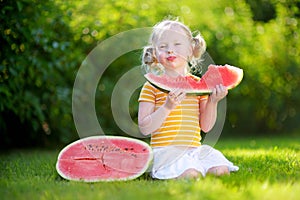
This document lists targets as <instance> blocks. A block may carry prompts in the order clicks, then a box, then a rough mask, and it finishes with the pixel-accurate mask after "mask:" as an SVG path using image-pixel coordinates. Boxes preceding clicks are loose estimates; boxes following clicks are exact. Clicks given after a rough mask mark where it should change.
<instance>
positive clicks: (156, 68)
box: [142, 19, 206, 73]
mask: <svg viewBox="0 0 300 200" xmlns="http://www.w3.org/2000/svg"><path fill="white" fill-rule="evenodd" d="M173 26H179V27H180V28H182V29H183V30H184V32H185V33H186V35H187V37H188V39H190V41H191V44H192V57H191V58H189V65H190V66H196V65H198V64H199V63H200V61H201V56H202V55H203V54H204V53H205V51H206V42H205V40H204V39H203V37H202V36H201V34H200V32H199V31H196V32H194V33H192V32H191V30H190V29H189V28H188V27H187V26H186V25H184V24H183V23H182V22H179V21H178V19H176V20H169V19H168V20H163V21H161V22H159V23H157V24H156V25H155V26H154V27H153V31H152V34H151V36H150V39H149V45H148V46H145V47H144V49H143V54H142V66H143V67H144V68H145V70H146V72H154V73H161V71H162V70H163V66H162V65H160V63H158V60H157V58H156V56H155V47H154V45H155V40H156V39H157V38H159V37H160V35H161V34H162V32H163V31H164V30H166V29H169V28H171V27H173ZM193 35H195V36H193Z"/></svg>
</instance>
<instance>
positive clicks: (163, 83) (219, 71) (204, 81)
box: [145, 65, 243, 95]
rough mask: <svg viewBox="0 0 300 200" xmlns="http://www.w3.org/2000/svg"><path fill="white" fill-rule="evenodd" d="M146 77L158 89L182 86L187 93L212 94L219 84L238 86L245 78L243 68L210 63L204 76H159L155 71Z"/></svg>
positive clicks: (164, 89) (171, 88)
mask: <svg viewBox="0 0 300 200" xmlns="http://www.w3.org/2000/svg"><path fill="white" fill-rule="evenodd" d="M145 78H146V79H147V80H148V81H149V82H150V83H151V84H152V85H154V86H155V87H157V88H158V89H160V90H162V91H165V92H169V91H171V90H173V89H175V88H181V89H184V90H185V91H186V93H187V94H196V95H203V94H210V93H211V92H212V89H213V88H215V87H216V85H218V84H223V85H224V86H225V87H227V89H232V88H234V87H236V86H237V85H238V84H239V83H240V82H241V81H242V79H243V70H242V69H240V68H238V67H234V66H230V65H224V66H222V65H210V66H209V67H208V70H207V71H206V73H205V74H204V75H203V76H202V78H201V79H200V78H198V77H195V76H192V75H190V76H178V77H176V78H171V77H169V76H167V75H161V76H157V75H154V74H153V73H147V74H145Z"/></svg>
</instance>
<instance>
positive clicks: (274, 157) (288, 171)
mask: <svg viewBox="0 0 300 200" xmlns="http://www.w3.org/2000/svg"><path fill="white" fill-rule="evenodd" d="M215 148H217V149H219V150H221V151H222V152H223V153H224V154H225V155H226V156H227V157H228V158H229V159H230V160H231V161H233V162H234V163H235V164H237V165H238V166H239V167H240V170H239V171H238V172H237V173H232V174H231V175H230V176H223V177H214V176H207V177H205V178H200V179H197V180H169V181H158V180H152V179H151V178H149V176H148V175H147V174H145V175H143V176H141V177H139V178H137V179H135V180H132V181H127V182H107V183H81V182H70V181H67V180H64V179H62V178H61V177H59V175H58V174H57V173H56V170H55V162H56V158H57V155H58V153H59V150H41V149H31V150H11V151H6V152H1V153H0V158H1V163H0V199H2V200H4V199H72V200H73V199H109V200H111V199H122V200H124V199H130V200H132V199H157V200H158V199H164V200H166V199H180V200H182V199H184V200H190V199H218V200H220V199H239V200H240V199H249V200H250V199H251V200H253V199H272V200H276V199H284V200H289V199H298V198H297V197H300V164H299V163H300V152H299V150H300V137H299V136H297V137H296V136H295V137H292V138H290V137H285V138H283V137H281V138H256V139H253V138H248V139H239V138H235V139H222V138H221V139H220V140H219V142H218V143H217V145H216V146H215Z"/></svg>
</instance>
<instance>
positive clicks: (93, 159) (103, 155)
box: [56, 136, 153, 182]
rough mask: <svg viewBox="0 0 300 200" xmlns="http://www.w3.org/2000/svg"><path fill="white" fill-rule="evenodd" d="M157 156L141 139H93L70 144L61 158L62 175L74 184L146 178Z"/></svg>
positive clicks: (59, 160) (116, 137)
mask: <svg viewBox="0 0 300 200" xmlns="http://www.w3.org/2000/svg"><path fill="white" fill-rule="evenodd" d="M152 158H153V154H152V149H151V147H150V146H149V145H148V144H147V143H145V142H143V141H141V140H138V139H133V138H127V137H121V136H92V137H87V138H84V139H80V140H77V141H75V142H73V143H71V144H69V145H67V146H66V147H65V148H64V149H62V150H61V152H60V153H59V155H58V159H57V163H56V170H57V172H58V174H59V175H60V176H61V177H63V178H65V179H67V180H72V181H83V182H98V181H124V180H132V179H135V178H137V177H139V176H140V175H142V174H143V173H144V172H146V170H147V169H148V167H149V165H150V162H151V161H152Z"/></svg>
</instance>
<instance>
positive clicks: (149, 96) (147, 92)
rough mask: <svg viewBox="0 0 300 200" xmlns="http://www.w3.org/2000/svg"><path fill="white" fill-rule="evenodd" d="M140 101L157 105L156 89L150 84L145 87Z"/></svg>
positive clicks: (147, 83)
mask: <svg viewBox="0 0 300 200" xmlns="http://www.w3.org/2000/svg"><path fill="white" fill-rule="evenodd" d="M138 101H139V102H151V103H155V88H154V86H152V85H151V84H150V83H149V82H146V83H145V84H144V85H143V87H142V90H141V93H140V97H139V99H138Z"/></svg>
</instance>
